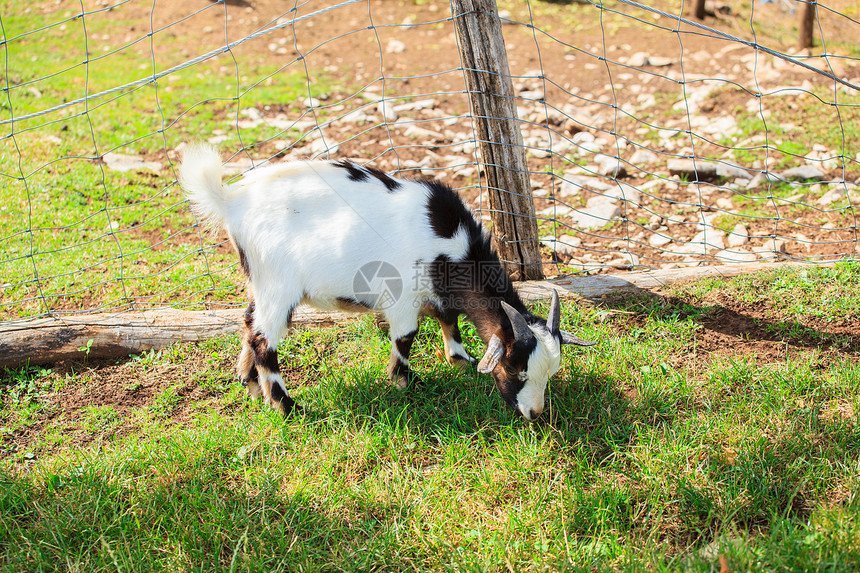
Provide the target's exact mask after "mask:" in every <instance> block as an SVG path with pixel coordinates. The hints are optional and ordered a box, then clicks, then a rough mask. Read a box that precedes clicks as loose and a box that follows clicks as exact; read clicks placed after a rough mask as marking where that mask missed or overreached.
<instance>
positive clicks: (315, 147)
mask: <svg viewBox="0 0 860 573" xmlns="http://www.w3.org/2000/svg"><path fill="white" fill-rule="evenodd" d="M339 147H340V145H339V144H337V143H335V142H334V141H333V140H330V139H326V138H325V137H320V138H318V139H315V140H313V142H311V145H310V152H311V155H313V156H317V155H323V154H326V153H328V154H331V155H334V154H336V153H337V150H338V148H339Z"/></svg>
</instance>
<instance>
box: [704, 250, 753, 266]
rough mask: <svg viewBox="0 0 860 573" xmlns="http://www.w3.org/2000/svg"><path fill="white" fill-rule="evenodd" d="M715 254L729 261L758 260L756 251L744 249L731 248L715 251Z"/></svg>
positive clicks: (747, 261)
mask: <svg viewBox="0 0 860 573" xmlns="http://www.w3.org/2000/svg"><path fill="white" fill-rule="evenodd" d="M714 256H715V257H716V258H718V259H720V260H721V261H726V262H728V263H751V262H754V261H757V260H758V257H757V256H756V255H755V253H750V252H749V251H744V250H734V251H733V250H730V249H724V250H722V251H717V252H716V253H714Z"/></svg>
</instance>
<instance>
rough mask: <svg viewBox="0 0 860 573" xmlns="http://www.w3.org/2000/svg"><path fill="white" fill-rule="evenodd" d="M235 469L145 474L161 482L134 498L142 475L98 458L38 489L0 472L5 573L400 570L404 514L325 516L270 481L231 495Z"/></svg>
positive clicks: (367, 503) (322, 504) (363, 508)
mask: <svg viewBox="0 0 860 573" xmlns="http://www.w3.org/2000/svg"><path fill="white" fill-rule="evenodd" d="M214 453H217V452H214ZM208 454H210V455H211V454H213V452H208ZM236 464H237V462H235V461H231V460H230V459H227V458H224V459H219V458H218V457H217V455H214V456H212V457H210V458H209V459H208V460H206V462H205V463H204V464H203V465H202V466H201V467H195V468H193V471H191V470H192V468H187V467H186V468H180V467H171V468H165V467H159V468H151V469H150V470H148V471H147V472H146V473H149V474H150V475H151V474H152V473H153V472H154V473H160V472H168V473H167V474H166V475H163V476H161V477H159V478H157V479H148V480H146V485H145V486H138V487H132V486H130V483H131V482H132V481H134V482H138V481H140V480H139V478H140V476H137V477H135V476H133V475H132V474H133V472H131V473H129V468H128V467H117V468H112V469H111V468H106V467H103V466H104V464H103V463H102V462H100V461H98V460H96V459H94V458H92V459H90V460H88V461H84V462H83V463H82V464H80V465H78V466H77V467H72V468H65V469H62V470H59V471H56V473H51V474H49V475H46V476H45V479H44V483H34V482H31V481H30V480H29V479H26V478H23V479H22V478H13V477H11V476H4V475H3V474H2V472H0V509H1V510H2V515H3V517H2V519H0V522H2V523H3V524H4V530H5V535H4V536H2V538H0V554H2V555H3V559H2V561H0V570H6V571H36V570H43V569H47V570H55V569H56V568H57V564H58V563H60V564H76V565H75V567H73V568H74V569H86V568H87V567H88V566H91V567H96V566H97V565H100V566H104V565H105V564H108V563H112V564H113V565H114V566H115V568H116V569H119V570H125V571H141V570H146V571H164V570H199V571H222V570H223V571H226V570H230V571H233V570H244V571H275V570H279V571H296V570H317V569H318V568H319V566H320V564H326V567H331V568H333V569H334V570H355V571H370V570H375V569H377V568H378V567H380V566H381V565H383V564H384V563H385V562H386V561H388V560H392V561H394V560H396V559H395V558H396V557H397V555H396V553H397V551H398V549H397V548H398V544H397V543H395V542H394V541H395V536H396V535H397V532H396V523H398V520H404V519H408V518H409V516H410V512H411V510H410V509H409V508H407V507H401V506H399V505H397V504H391V503H378V502H376V501H373V500H370V499H365V498H361V499H359V500H358V503H356V504H354V505H350V506H349V507H341V508H338V507H332V506H330V505H328V504H330V502H326V501H325V500H324V499H322V498H319V497H318V496H315V495H314V494H313V492H306V491H299V492H295V493H291V492H289V491H288V490H285V489H284V488H282V487H280V481H279V480H278V478H277V476H267V477H264V478H263V479H262V480H258V483H254V484H249V490H252V491H245V488H243V487H241V486H240V487H239V488H238V489H237V488H236V487H235V484H233V483H232V481H231V480H229V479H224V478H225V477H226V475H225V474H230V473H231V472H230V471H225V467H224V466H225V465H226V466H230V465H233V466H236ZM248 467H249V470H250V471H252V472H253V471H255V469H254V468H253V464H251V465H249V466H248ZM235 469H236V468H234V470H235ZM240 469H241V468H239V470H240ZM237 471H238V470H237ZM103 475H110V476H112V478H114V479H107V478H105V477H103ZM123 477H125V478H126V479H123ZM117 478H118V479H117ZM253 490H256V491H253ZM407 561H408V559H407ZM61 568H62V567H61ZM96 568H97V567H96Z"/></svg>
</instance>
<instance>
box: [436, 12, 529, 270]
mask: <svg viewBox="0 0 860 573" xmlns="http://www.w3.org/2000/svg"><path fill="white" fill-rule="evenodd" d="M451 11H452V14H453V16H454V27H455V29H456V33H457V44H458V47H459V50H460V59H461V61H462V63H463V68H464V73H465V76H466V89H467V90H468V92H469V101H470V103H471V106H472V116H473V121H474V124H475V128H476V130H477V133H478V140H479V141H478V145H479V146H480V149H481V161H482V163H483V168H484V172H485V173H486V185H487V194H488V196H489V202H490V210H491V213H490V216H491V218H492V221H493V235H495V237H496V239H497V249H498V251H499V256H500V258H501V259H502V261H504V266H505V268H506V270H507V271H508V272H509V273H510V275H511V278H513V279H514V280H527V279H531V280H537V279H542V278H543V276H544V275H543V267H542V266H541V257H540V249H539V244H540V241H539V236H538V228H537V219H536V218H535V208H534V200H533V199H532V194H531V184H530V182H529V175H528V163H527V161H526V153H525V147H524V146H523V136H522V133H521V132H520V126H519V123H518V121H517V106H516V100H515V99H514V87H513V83H512V82H511V77H510V76H511V72H510V68H509V67H508V56H507V53H506V51H505V40H504V38H503V37H502V26H501V23H500V22H499V15H498V12H497V10H496V2H495V0H451Z"/></svg>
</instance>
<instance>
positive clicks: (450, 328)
mask: <svg viewBox="0 0 860 573" xmlns="http://www.w3.org/2000/svg"><path fill="white" fill-rule="evenodd" d="M429 313H430V314H431V315H432V316H433V317H435V318H436V320H438V321H439V326H441V327H442V343H443V344H444V345H445V360H447V361H448V363H449V364H451V365H453V366H456V367H458V368H461V369H465V368H466V367H468V366H470V365H472V364H475V359H474V358H472V357H471V356H469V353H468V352H466V349H465V348H464V347H463V337H462V335H461V334H460V326H459V325H458V324H457V318H458V317H459V316H460V313H458V312H457V311H455V310H447V311H444V310H441V309H438V308H435V307H433V308H431V309H429Z"/></svg>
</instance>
